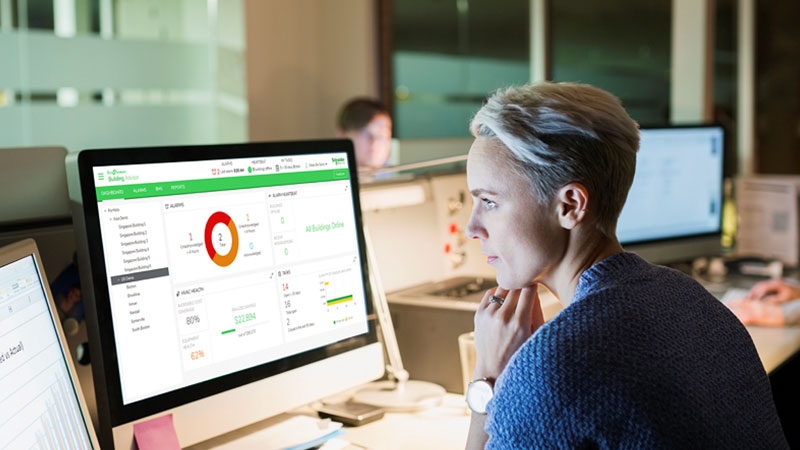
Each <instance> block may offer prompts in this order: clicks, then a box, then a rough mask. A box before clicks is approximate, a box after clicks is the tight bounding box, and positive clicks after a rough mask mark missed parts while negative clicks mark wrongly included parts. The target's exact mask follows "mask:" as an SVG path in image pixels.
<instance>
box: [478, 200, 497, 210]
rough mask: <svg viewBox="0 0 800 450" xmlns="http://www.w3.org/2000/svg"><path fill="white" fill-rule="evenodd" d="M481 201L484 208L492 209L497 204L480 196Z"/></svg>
mask: <svg viewBox="0 0 800 450" xmlns="http://www.w3.org/2000/svg"><path fill="white" fill-rule="evenodd" d="M481 201H482V202H483V207H484V208H486V209H494V207H495V206H497V203H495V202H493V201H492V200H489V199H488V198H482V199H481Z"/></svg>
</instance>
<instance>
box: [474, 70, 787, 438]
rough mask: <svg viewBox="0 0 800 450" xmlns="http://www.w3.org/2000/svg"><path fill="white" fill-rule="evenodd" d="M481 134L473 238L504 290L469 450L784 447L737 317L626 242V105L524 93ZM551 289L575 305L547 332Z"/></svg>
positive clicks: (629, 161)
mask: <svg viewBox="0 0 800 450" xmlns="http://www.w3.org/2000/svg"><path fill="white" fill-rule="evenodd" d="M470 129H471V131H472V134H473V135H474V136H475V141H474V142H473V144H472V146H471V148H470V150H469V155H468V161H467V183H468V185H469V189H470V192H471V194H472V196H473V199H474V206H473V209H472V212H471V216H470V218H469V221H468V223H467V226H466V232H467V234H468V235H469V236H470V237H472V238H474V239H478V240H479V241H480V244H481V247H482V251H483V253H484V254H485V255H486V256H487V262H488V263H489V264H490V265H491V266H492V267H493V268H494V269H495V271H496V273H497V282H498V284H499V286H498V287H497V288H494V289H490V290H489V291H487V293H486V295H485V296H484V297H483V299H482V300H481V302H480V304H479V305H478V307H477V312H476V314H475V345H476V351H477V359H476V365H475V371H474V378H473V380H474V381H472V383H470V385H469V387H468V389H467V395H466V399H467V404H468V406H469V407H470V409H471V410H472V411H473V413H472V417H471V420H470V429H469V435H468V441H467V448H468V449H478V448H488V449H538V448H592V449H594V448H597V449H618V448H629V449H632V448H637V449H638V448H647V449H667V448H669V449H677V448H680V449H729V448H770V449H783V448H788V444H787V442H786V439H785V437H784V434H783V430H782V428H781V423H780V421H779V419H778V415H777V412H776V408H775V404H774V402H773V398H772V392H771V389H770V384H769V380H768V379H767V374H766V373H765V371H764V367H763V366H762V364H761V361H760V359H759V356H758V353H757V352H756V348H755V346H754V344H753V341H752V339H751V338H750V335H749V334H748V332H747V330H746V329H745V327H744V326H743V325H742V324H741V322H739V320H737V318H736V317H735V316H734V315H733V314H732V313H731V312H730V311H729V310H728V309H727V308H726V307H725V306H724V305H722V304H721V303H720V302H719V301H718V300H717V299H716V298H714V297H713V296H712V295H711V294H710V293H708V291H706V289H704V288H703V286H701V285H700V284H699V283H697V282H696V281H694V280H693V279H692V278H691V277H689V276H687V275H685V274H683V273H681V272H679V271H676V270H672V269H669V268H666V267H661V266H655V265H652V264H649V263H647V262H646V261H644V260H643V259H642V258H640V257H639V256H637V255H635V254H632V253H627V252H625V251H624V249H623V248H622V247H621V246H620V244H619V241H618V239H617V237H616V225H617V219H618V217H619V214H620V211H621V210H622V206H623V204H624V203H625V199H626V197H627V194H628V190H629V189H630V186H631V184H632V182H633V177H634V170H635V167H636V152H637V151H638V148H639V131H638V125H637V124H636V122H634V121H633V120H632V119H631V118H630V117H629V116H628V114H627V113H626V112H625V110H624V109H623V107H622V105H621V104H620V102H619V100H618V99H617V98H616V97H614V96H613V95H611V94H609V93H608V92H605V91H603V90H601V89H597V88H594V87H591V86H588V85H582V84H572V83H539V84H534V85H527V86H522V87H513V88H509V89H504V90H500V91H498V92H496V93H495V94H494V95H492V96H491V97H490V98H489V99H488V100H487V103H486V104H485V105H484V106H483V107H482V108H481V109H480V110H479V111H478V112H477V114H476V115H475V117H474V118H473V120H472V122H471V126H470ZM539 285H543V286H545V287H546V288H547V289H548V290H550V291H551V292H552V293H553V294H555V295H556V296H557V297H558V298H559V299H560V300H561V302H562V303H563V305H564V308H563V310H562V311H561V312H560V313H558V314H557V315H556V316H555V317H553V318H552V319H551V320H549V321H548V322H546V323H545V322H544V320H543V316H542V310H541V306H540V302H539V298H538V291H537V289H538V286H539Z"/></svg>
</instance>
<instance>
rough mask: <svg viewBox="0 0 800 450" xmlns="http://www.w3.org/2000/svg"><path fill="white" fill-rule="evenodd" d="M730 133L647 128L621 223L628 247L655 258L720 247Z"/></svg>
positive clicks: (687, 256)
mask: <svg viewBox="0 0 800 450" xmlns="http://www.w3.org/2000/svg"><path fill="white" fill-rule="evenodd" d="M724 151H725V132H724V129H723V128H722V127H721V126H719V125H700V126H670V127H658V128H642V129H641V143H640V148H639V153H638V154H637V158H636V176H635V178H634V179H633V185H632V186H631V189H630V192H629V193H628V199H627V200H626V202H625V206H624V207H623V209H622V214H620V216H619V222H618V224H617V236H618V237H619V240H620V243H622V245H623V246H624V247H625V250H628V251H632V252H635V253H638V254H639V255H640V256H642V257H643V258H645V259H647V260H648V261H650V262H654V263H672V262H683V261H689V260H692V259H693V258H696V257H700V256H709V255H718V254H719V253H720V251H721V244H720V242H721V241H720V240H721V237H722V202H723V161H724V156H725V155H724Z"/></svg>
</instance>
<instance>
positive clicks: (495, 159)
mask: <svg viewBox="0 0 800 450" xmlns="http://www.w3.org/2000/svg"><path fill="white" fill-rule="evenodd" d="M510 164H511V162H510V159H509V153H508V149H506V147H505V146H504V145H503V144H502V143H501V142H500V141H499V140H497V139H493V138H486V137H479V138H477V139H475V142H474V143H473V144H472V148H470V151H469V158H468V160H467V183H468V184H469V189H470V192H471V193H472V197H473V200H474V204H473V208H472V214H471V215H470V218H469V221H468V222H467V229H466V232H467V235H468V236H469V237H471V238H473V239H478V240H480V241H481V248H482V249H483V254H485V255H486V257H487V262H488V263H489V265H491V266H492V267H494V269H495V271H496V272H497V282H498V284H499V285H500V286H502V287H503V288H506V289H518V288H521V287H524V286H527V285H530V284H532V283H534V282H541V281H546V278H547V276H548V274H550V273H551V272H552V270H553V268H554V267H555V266H556V265H557V264H558V263H559V262H560V261H561V259H562V258H563V254H564V250H565V248H566V236H567V233H566V230H564V229H563V228H562V227H561V226H560V225H559V222H558V215H557V213H558V211H557V209H556V208H557V206H556V205H555V203H554V202H549V203H546V204H539V202H537V199H536V197H535V194H534V192H533V188H532V187H531V184H530V182H529V181H528V180H527V179H525V178H523V176H521V175H519V174H517V173H516V172H515V171H514V170H513V169H512V168H511V165H510ZM551 205H552V206H551Z"/></svg>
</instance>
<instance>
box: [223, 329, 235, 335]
mask: <svg viewBox="0 0 800 450" xmlns="http://www.w3.org/2000/svg"><path fill="white" fill-rule="evenodd" d="M234 331H236V328H231V329H230V330H225V331H223V332H222V334H228V333H233V332H234Z"/></svg>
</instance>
